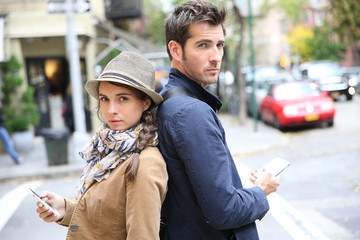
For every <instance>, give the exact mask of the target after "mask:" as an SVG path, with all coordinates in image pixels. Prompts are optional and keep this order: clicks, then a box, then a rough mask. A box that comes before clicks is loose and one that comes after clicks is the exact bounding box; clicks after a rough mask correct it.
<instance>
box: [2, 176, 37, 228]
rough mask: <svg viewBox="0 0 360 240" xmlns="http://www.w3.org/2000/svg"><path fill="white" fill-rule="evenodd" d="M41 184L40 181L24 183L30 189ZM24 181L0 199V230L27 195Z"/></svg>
mask: <svg viewBox="0 0 360 240" xmlns="http://www.w3.org/2000/svg"><path fill="white" fill-rule="evenodd" d="M41 184H42V181H40V180H39V181H32V182H28V183H27V184H26V185H28V186H30V187H31V188H32V189H36V188H37V187H39V186H40V185H41ZM24 186H25V183H24V184H21V185H19V186H18V187H16V188H15V189H13V190H11V191H10V192H8V193H6V194H5V195H4V196H3V197H2V198H1V199H0V231H1V230H2V229H3V227H4V226H5V225H6V223H7V222H8V221H9V219H10V218H11V216H12V215H13V214H14V212H15V211H16V209H17V208H18V207H19V206H20V203H21V202H22V200H23V199H24V198H25V197H26V196H29V194H28V192H27V191H26V189H25V187H24Z"/></svg>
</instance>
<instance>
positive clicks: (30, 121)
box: [1, 56, 40, 151]
mask: <svg viewBox="0 0 360 240" xmlns="http://www.w3.org/2000/svg"><path fill="white" fill-rule="evenodd" d="M21 67H22V65H21V63H20V62H19V61H18V59H17V58H16V57H15V56H12V57H11V58H10V59H9V61H7V62H4V63H2V65H1V69H2V74H3V77H2V80H3V84H2V92H3V98H2V113H3V115H4V117H5V119H6V128H7V130H8V132H9V133H11V135H12V139H13V142H14V145H15V148H16V149H17V150H18V151H27V150H30V149H32V142H33V141H32V140H33V135H34V134H33V131H32V130H33V127H34V126H37V124H39V121H40V115H39V113H38V112H37V104H36V103H35V101H34V89H33V88H32V87H30V86H27V87H24V86H23V82H24V80H23V78H21V77H20V76H19V70H20V69H21ZM19 135H20V136H19ZM19 141H20V143H19Z"/></svg>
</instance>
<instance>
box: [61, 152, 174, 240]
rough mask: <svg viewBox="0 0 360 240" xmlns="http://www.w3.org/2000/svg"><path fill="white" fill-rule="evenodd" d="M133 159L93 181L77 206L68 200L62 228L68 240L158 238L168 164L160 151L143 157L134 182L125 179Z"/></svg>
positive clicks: (146, 153) (142, 154)
mask: <svg viewBox="0 0 360 240" xmlns="http://www.w3.org/2000/svg"><path fill="white" fill-rule="evenodd" d="M130 159H131V157H130V158H129V159H128V160H126V161H125V162H123V163H122V164H121V165H119V166H117V167H116V168H115V169H114V170H112V172H111V174H110V176H109V177H108V179H106V180H102V181H101V182H97V181H94V182H93V183H92V184H91V186H90V187H89V188H88V189H87V190H86V191H85V192H84V194H83V195H82V196H81V198H80V199H79V201H78V203H77V204H76V202H75V201H72V200H68V199H66V200H65V201H66V214H65V217H64V218H63V220H62V221H61V222H60V224H61V225H64V226H68V227H69V229H68V233H67V237H66V239H68V240H75V239H78V240H85V239H89V240H90V239H91V240H92V239H94V240H99V239H106V240H112V239H114V240H115V239H116V240H125V239H126V240H130V239H136V240H138V239H151V240H154V239H159V226H160V210H161V204H162V202H163V201H164V198H165V195H166V191H167V180H168V175H167V171H166V165H165V161H164V159H163V157H162V156H161V154H160V152H159V150H158V148H156V147H147V148H146V149H144V150H143V151H142V152H141V154H140V164H139V169H138V173H137V176H136V180H135V182H129V181H127V180H126V179H125V177H124V171H125V169H126V167H127V165H128V164H129V162H130V161H129V160H130Z"/></svg>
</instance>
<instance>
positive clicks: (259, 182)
mask: <svg viewBox="0 0 360 240" xmlns="http://www.w3.org/2000/svg"><path fill="white" fill-rule="evenodd" d="M255 174H256V177H255ZM250 181H251V182H252V183H253V184H254V185H255V186H259V187H261V189H262V190H264V192H265V194H266V196H267V195H269V194H270V193H273V192H276V190H277V188H278V187H279V185H280V176H277V177H274V176H272V174H271V173H270V172H268V171H266V169H264V168H262V169H260V170H255V172H252V173H251V177H250Z"/></svg>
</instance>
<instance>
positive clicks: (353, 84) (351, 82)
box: [348, 78, 357, 87]
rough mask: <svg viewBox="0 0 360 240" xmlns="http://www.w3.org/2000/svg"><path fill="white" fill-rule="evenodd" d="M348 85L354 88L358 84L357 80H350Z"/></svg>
mask: <svg viewBox="0 0 360 240" xmlns="http://www.w3.org/2000/svg"><path fill="white" fill-rule="evenodd" d="M348 84H349V86H350V87H353V86H355V85H356V84H357V80H356V79H355V78H349V80H348Z"/></svg>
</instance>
